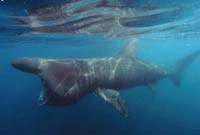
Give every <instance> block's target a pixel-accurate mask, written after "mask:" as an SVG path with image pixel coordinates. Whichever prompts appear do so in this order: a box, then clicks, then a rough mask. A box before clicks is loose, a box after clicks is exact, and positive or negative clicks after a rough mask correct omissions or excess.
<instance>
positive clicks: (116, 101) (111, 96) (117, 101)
mask: <svg viewBox="0 0 200 135" xmlns="http://www.w3.org/2000/svg"><path fill="white" fill-rule="evenodd" d="M95 93H96V95H97V96H99V97H101V98H102V99H103V100H104V101H106V102H107V103H109V104H110V105H112V106H113V107H114V108H115V109H116V110H117V111H119V112H120V114H122V115H123V116H125V117H128V109H127V107H126V103H125V101H124V100H123V99H122V97H121V96H120V94H119V93H118V92H117V91H115V90H111V89H98V90H96V91H95Z"/></svg>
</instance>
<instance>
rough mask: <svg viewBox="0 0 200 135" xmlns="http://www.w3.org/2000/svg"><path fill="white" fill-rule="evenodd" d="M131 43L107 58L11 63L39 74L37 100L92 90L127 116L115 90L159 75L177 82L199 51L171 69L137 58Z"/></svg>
mask: <svg viewBox="0 0 200 135" xmlns="http://www.w3.org/2000/svg"><path fill="white" fill-rule="evenodd" d="M134 44H135V43H133V42H131V43H129V44H128V45H127V46H126V47H125V48H124V49H123V50H122V51H121V52H120V54H119V55H117V56H115V57H110V58H92V59H41V58H18V59H16V60H15V61H14V62H13V63H12V66H13V67H15V68H16V69H19V70H22V71H24V72H29V73H33V74H36V75H38V76H39V77H40V78H41V80H42V83H43V87H44V89H43V90H42V92H41V95H40V98H39V99H40V102H41V104H44V105H70V104H74V103H76V102H77V101H78V100H79V99H80V98H81V97H83V96H85V95H87V94H90V93H95V94H96V95H97V96H99V97H101V98H102V99H103V100H104V101H105V102H107V103H108V104H110V105H112V106H113V107H114V108H115V109H116V110H117V111H119V112H120V113H121V114H122V115H124V116H128V111H127V107H126V103H125V101H124V100H123V98H122V97H121V96H120V94H119V93H118V91H119V90H123V89H127V88H132V87H136V86H148V87H151V88H153V86H154V84H156V82H157V81H158V80H160V79H163V78H170V79H171V80H172V81H173V82H174V83H175V84H176V85H179V84H180V80H181V76H182V73H183V72H184V71H185V69H186V68H187V67H188V65H190V64H191V63H192V62H193V61H194V60H195V59H196V57H197V56H199V55H200V51H196V52H194V53H192V54H190V55H188V56H186V57H184V58H183V59H181V60H179V61H178V62H177V64H176V66H175V68H174V69H173V70H166V69H162V68H160V67H158V66H156V65H150V64H147V63H144V62H142V61H140V60H138V59H137V58H136V56H135V45H134Z"/></svg>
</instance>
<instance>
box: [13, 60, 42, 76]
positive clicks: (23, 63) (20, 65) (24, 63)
mask: <svg viewBox="0 0 200 135" xmlns="http://www.w3.org/2000/svg"><path fill="white" fill-rule="evenodd" d="M11 65H12V66H13V67H14V68H16V69H18V70H21V71H24V72H29V73H38V72H39V71H40V69H39V66H40V59H37V58H17V59H16V60H14V61H13V62H12V63H11Z"/></svg>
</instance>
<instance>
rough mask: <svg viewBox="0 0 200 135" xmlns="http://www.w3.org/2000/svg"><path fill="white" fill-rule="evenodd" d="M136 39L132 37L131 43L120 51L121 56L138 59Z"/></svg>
mask: <svg viewBox="0 0 200 135" xmlns="http://www.w3.org/2000/svg"><path fill="white" fill-rule="evenodd" d="M135 50H136V39H135V38H134V39H131V40H130V41H129V43H128V44H127V45H126V46H125V47H124V48H123V49H122V50H121V51H120V53H119V57H127V58H131V59H136V51H135Z"/></svg>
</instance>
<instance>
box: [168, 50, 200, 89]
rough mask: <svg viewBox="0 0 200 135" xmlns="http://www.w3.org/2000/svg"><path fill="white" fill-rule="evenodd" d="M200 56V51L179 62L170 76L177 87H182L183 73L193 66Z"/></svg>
mask: <svg viewBox="0 0 200 135" xmlns="http://www.w3.org/2000/svg"><path fill="white" fill-rule="evenodd" d="M198 56H200V50H198V51H195V52H193V53H192V54H190V55H187V56H186V57H184V58H182V59H180V60H179V61H177V63H176V65H175V69H174V70H173V71H172V73H171V75H170V79H171V80H172V82H173V83H174V84H175V85H176V86H180V83H181V78H182V74H183V72H184V71H185V70H186V69H187V68H188V67H189V66H190V65H191V64H192V62H193V61H194V60H195V59H196V58H197V57H198Z"/></svg>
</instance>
